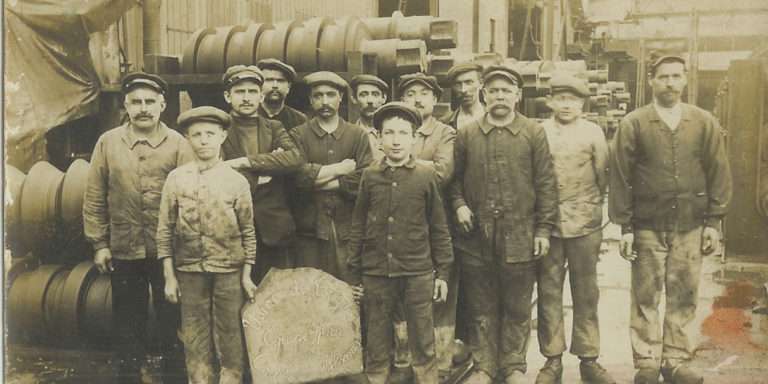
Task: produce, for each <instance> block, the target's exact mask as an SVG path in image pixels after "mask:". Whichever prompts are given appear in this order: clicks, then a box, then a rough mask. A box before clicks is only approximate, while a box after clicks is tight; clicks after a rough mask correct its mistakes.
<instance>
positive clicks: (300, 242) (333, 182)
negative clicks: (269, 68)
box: [291, 71, 372, 278]
mask: <svg viewBox="0 0 768 384" xmlns="http://www.w3.org/2000/svg"><path fill="white" fill-rule="evenodd" d="M304 81H306V83H307V85H308V86H309V89H310V93H309V102H310V104H311V105H312V109H313V110H314V112H315V117H313V118H312V119H310V120H309V121H308V122H306V123H305V124H302V125H300V126H298V127H296V128H294V130H293V131H292V132H291V134H292V135H293V137H294V139H295V140H296V143H297V145H298V146H299V149H300V150H301V153H302V156H303V157H304V159H305V160H306V163H305V164H304V165H302V166H301V170H300V171H299V173H298V174H297V176H296V188H297V190H296V193H295V195H294V196H293V200H294V201H293V207H294V213H295V217H296V224H297V232H298V236H297V237H298V239H297V241H296V249H297V251H296V256H297V261H296V266H297V267H312V268H317V269H321V270H323V271H326V272H328V273H330V274H332V275H334V276H336V277H340V278H344V276H345V271H346V252H345V247H346V243H347V240H348V239H349V230H350V228H349V226H350V221H351V218H352V209H353V208H354V204H355V197H356V196H357V189H358V185H359V182H360V175H361V174H362V171H363V168H365V167H367V166H368V165H370V164H371V161H372V158H371V147H370V144H369V143H368V132H366V131H365V130H364V129H363V128H361V127H360V126H358V125H356V124H351V123H348V122H346V121H344V119H343V118H341V117H340V116H339V107H340V106H341V101H342V97H343V95H344V93H345V92H347V89H348V84H347V82H346V81H345V80H344V79H342V78H341V77H340V76H339V75H337V74H335V73H333V72H327V71H321V72H315V73H311V74H309V75H307V76H306V77H305V78H304Z"/></svg>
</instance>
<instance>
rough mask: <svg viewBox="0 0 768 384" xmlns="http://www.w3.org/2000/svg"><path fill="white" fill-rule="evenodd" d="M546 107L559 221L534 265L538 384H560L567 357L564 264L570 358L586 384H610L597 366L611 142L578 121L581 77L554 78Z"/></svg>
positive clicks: (584, 95) (583, 93)
mask: <svg viewBox="0 0 768 384" xmlns="http://www.w3.org/2000/svg"><path fill="white" fill-rule="evenodd" d="M550 84H551V87H552V94H551V95H550V96H549V97H548V99H547V105H548V106H549V107H550V109H552V117H551V118H550V119H547V120H545V121H544V122H543V123H542V126H543V127H544V131H545V132H546V134H547V140H548V142H549V150H550V151H551V153H552V158H553V162H554V166H555V176H556V177H557V186H558V199H559V204H560V207H559V208H560V218H559V221H558V223H557V225H556V226H555V227H554V230H553V231H552V237H551V240H550V248H549V254H548V255H547V257H542V258H541V259H539V265H538V282H537V289H538V321H539V324H538V327H537V332H538V335H539V337H538V339H539V350H540V351H541V353H542V354H543V355H544V356H546V357H547V362H546V364H545V365H544V367H543V368H542V369H541V371H539V374H538V376H537V377H536V383H537V384H548V383H551V384H554V383H560V382H561V381H562V376H563V364H562V360H561V358H562V355H563V352H564V351H565V328H564V320H563V283H564V281H565V273H566V264H567V266H568V268H567V271H569V272H570V273H569V276H570V282H571V296H572V297H573V330H572V334H571V353H573V354H574V355H576V356H578V357H579V359H581V365H580V371H581V379H582V381H583V382H585V383H594V384H611V383H614V381H613V379H612V378H611V377H610V375H608V373H607V372H606V371H605V369H603V368H602V366H600V364H598V363H597V358H598V356H600V329H599V326H598V324H599V323H598V319H597V303H598V300H599V297H600V291H599V290H598V286H597V260H598V257H599V253H600V243H601V242H602V239H603V235H602V233H603V231H602V222H603V195H604V193H605V190H606V186H607V184H608V144H607V142H606V141H605V135H604V134H603V130H602V129H601V128H600V127H599V126H597V125H596V124H594V123H591V122H589V121H587V120H585V119H583V118H582V108H583V107H584V100H586V99H588V98H589V89H588V88H587V83H586V81H584V80H583V79H579V78H576V77H575V76H573V75H570V74H566V73H560V74H555V75H554V76H553V77H552V79H551V80H550Z"/></svg>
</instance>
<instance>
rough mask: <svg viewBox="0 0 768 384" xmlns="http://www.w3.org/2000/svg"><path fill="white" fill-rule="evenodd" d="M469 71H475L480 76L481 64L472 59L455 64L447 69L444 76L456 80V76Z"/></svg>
mask: <svg viewBox="0 0 768 384" xmlns="http://www.w3.org/2000/svg"><path fill="white" fill-rule="evenodd" d="M469 71H477V72H478V76H480V75H481V74H482V72H483V66H482V65H480V64H478V63H475V62H472V61H469V62H464V63H461V64H456V65H454V66H453V67H451V69H449V70H448V73H447V74H446V77H448V78H449V79H451V81H456V77H457V76H459V75H461V74H462V73H467V72H469Z"/></svg>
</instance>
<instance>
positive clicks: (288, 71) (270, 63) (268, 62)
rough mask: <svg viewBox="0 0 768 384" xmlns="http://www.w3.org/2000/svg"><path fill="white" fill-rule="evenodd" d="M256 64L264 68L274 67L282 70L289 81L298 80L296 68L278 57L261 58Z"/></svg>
mask: <svg viewBox="0 0 768 384" xmlns="http://www.w3.org/2000/svg"><path fill="white" fill-rule="evenodd" d="M256 66H257V67H259V68H261V69H262V70H264V69H274V70H276V71H280V72H282V73H283V75H285V78H286V80H288V82H291V83H293V82H294V81H295V80H296V70H295V69H293V67H292V66H290V65H288V64H286V63H283V62H282V61H280V60H278V59H272V58H269V59H261V60H259V61H258V62H257V63H256Z"/></svg>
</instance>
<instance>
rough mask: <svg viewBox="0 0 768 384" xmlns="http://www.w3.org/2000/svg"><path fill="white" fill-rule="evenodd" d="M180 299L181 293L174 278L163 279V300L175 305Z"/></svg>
mask: <svg viewBox="0 0 768 384" xmlns="http://www.w3.org/2000/svg"><path fill="white" fill-rule="evenodd" d="M180 297H181V291H180V290H179V281H178V280H176V276H166V277H165V299H166V300H168V302H170V303H173V304H177V303H178V302H179V298H180Z"/></svg>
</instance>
